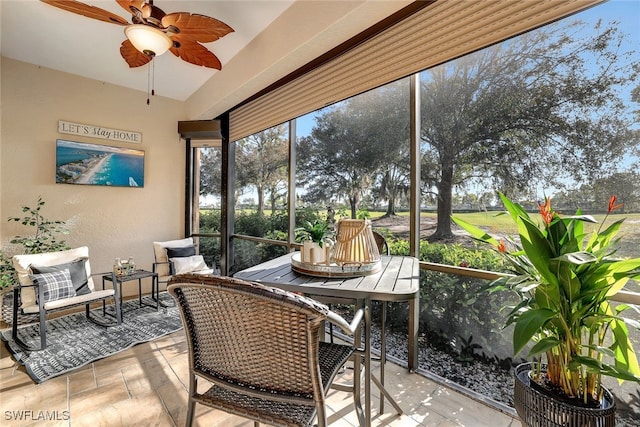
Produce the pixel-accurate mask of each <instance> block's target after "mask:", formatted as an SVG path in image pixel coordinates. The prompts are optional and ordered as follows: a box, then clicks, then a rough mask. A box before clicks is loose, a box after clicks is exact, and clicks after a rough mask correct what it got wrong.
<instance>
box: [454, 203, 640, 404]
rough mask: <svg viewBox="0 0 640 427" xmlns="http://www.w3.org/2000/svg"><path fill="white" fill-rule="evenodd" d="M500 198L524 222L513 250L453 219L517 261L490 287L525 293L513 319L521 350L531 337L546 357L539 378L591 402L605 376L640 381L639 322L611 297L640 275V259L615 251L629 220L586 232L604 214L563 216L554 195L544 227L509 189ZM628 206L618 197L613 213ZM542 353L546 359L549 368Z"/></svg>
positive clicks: (534, 352) (545, 209) (534, 350)
mask: <svg viewBox="0 0 640 427" xmlns="http://www.w3.org/2000/svg"><path fill="white" fill-rule="evenodd" d="M500 198H501V199H502V202H503V204H504V206H505V208H506V210H507V213H508V214H509V215H510V217H511V218H512V220H513V221H514V222H515V223H516V225H517V227H518V234H519V239H518V240H519V241H516V240H514V239H507V240H508V244H509V248H512V250H508V249H507V244H506V243H505V240H504V239H501V240H498V239H496V238H494V237H492V236H490V235H489V234H487V233H486V232H484V231H483V230H482V229H480V228H478V227H476V226H474V225H472V224H469V223H467V222H465V221H463V220H461V219H459V218H455V217H453V220H454V222H455V223H456V224H458V225H459V226H460V227H462V228H463V229H464V230H466V231H467V232H469V233H470V234H471V235H472V236H473V237H474V238H476V239H478V240H480V241H482V242H485V243H488V244H490V245H492V246H493V247H494V248H496V249H497V250H498V252H500V253H501V254H502V255H503V256H504V257H505V259H506V261H507V262H508V265H509V266H510V270H511V273H513V274H512V275H505V276H504V277H501V278H499V279H497V280H495V281H494V282H492V283H491V285H490V287H489V289H490V290H491V291H498V290H510V291H513V292H515V293H516V294H517V295H518V296H519V303H518V304H517V305H515V307H513V308H512V310H511V312H510V313H509V316H508V320H507V324H511V323H513V324H514V331H513V349H514V354H515V355H517V354H518V353H520V352H521V351H523V350H524V349H525V347H527V345H528V344H529V343H531V344H532V347H531V349H530V351H529V356H538V355H540V356H544V357H541V358H540V360H538V361H537V362H536V363H535V366H536V369H534V371H535V372H534V380H536V381H537V382H539V383H544V384H547V385H548V386H550V387H551V388H557V389H559V390H561V391H562V392H563V394H565V395H566V396H567V397H569V398H573V399H579V401H581V402H583V403H584V404H596V403H597V402H599V401H600V400H601V398H602V383H601V377H602V375H606V376H611V377H615V378H618V379H619V380H630V381H636V382H640V367H639V366H638V360H637V357H636V353H635V351H634V349H633V345H632V343H631V340H630V339H629V331H628V326H627V325H633V326H634V327H638V324H637V322H634V321H633V320H631V319H627V318H623V317H622V316H621V313H622V312H623V311H625V310H627V309H629V308H631V307H630V306H628V305H626V304H619V305H618V306H616V307H614V306H613V305H612V304H611V302H610V298H611V297H612V296H613V295H615V294H616V293H617V292H619V291H620V290H621V289H622V288H623V287H624V285H625V284H626V283H627V281H628V280H629V279H631V278H633V279H638V278H640V258H635V259H626V260H625V259H618V258H615V257H614V255H615V252H616V251H615V248H614V245H615V243H616V242H617V241H618V240H619V239H616V234H617V232H618V230H619V229H620V225H621V224H622V222H623V221H624V219H621V220H617V221H615V222H613V223H612V224H611V225H609V226H608V227H606V228H605V229H604V230H603V225H600V228H598V229H597V230H595V231H593V232H592V233H585V230H584V223H585V222H591V223H595V222H596V220H595V219H594V218H593V217H591V216H589V215H582V212H581V211H580V210H578V211H577V212H576V214H575V215H573V216H560V215H559V214H558V213H557V212H554V211H553V210H552V208H551V200H550V198H547V199H546V200H545V203H544V204H540V208H539V210H540V214H541V216H542V223H541V224H540V225H539V224H538V223H536V221H535V220H534V219H533V218H531V217H530V216H529V214H528V213H527V212H526V211H525V210H524V208H523V207H522V206H520V205H519V204H517V203H514V202H512V201H511V200H509V199H508V198H507V197H506V196H505V195H504V194H501V193H500ZM620 206H621V205H616V198H615V196H612V197H611V199H610V201H609V209H608V212H607V217H608V215H609V214H610V213H611V212H612V211H613V210H615V209H617V208H619V207H620ZM607 217H605V220H604V221H603V224H604V222H605V221H606V219H607ZM542 359H546V364H547V369H546V370H543V369H542V362H543V360H542ZM611 361H612V362H611Z"/></svg>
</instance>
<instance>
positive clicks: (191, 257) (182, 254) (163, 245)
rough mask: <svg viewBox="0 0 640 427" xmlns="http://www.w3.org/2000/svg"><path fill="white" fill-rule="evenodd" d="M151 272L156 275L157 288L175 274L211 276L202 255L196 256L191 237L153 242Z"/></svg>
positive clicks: (210, 271) (210, 269)
mask: <svg viewBox="0 0 640 427" xmlns="http://www.w3.org/2000/svg"><path fill="white" fill-rule="evenodd" d="M153 255H154V259H155V261H154V263H153V272H154V273H158V287H159V286H160V284H161V283H164V284H165V285H166V284H167V283H168V282H169V280H170V279H171V278H172V277H173V276H174V275H176V274H187V273H191V274H212V273H213V269H212V268H209V266H207V264H206V263H205V261H204V258H203V257H202V255H199V254H198V250H197V247H196V245H195V243H194V241H193V237H187V238H185V239H178V240H168V241H164V242H153Z"/></svg>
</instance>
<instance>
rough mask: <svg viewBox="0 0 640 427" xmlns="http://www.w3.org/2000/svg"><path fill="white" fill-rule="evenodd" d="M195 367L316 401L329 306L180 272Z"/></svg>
mask: <svg viewBox="0 0 640 427" xmlns="http://www.w3.org/2000/svg"><path fill="white" fill-rule="evenodd" d="M168 290H169V292H170V293H171V294H172V295H173V296H174V297H175V298H176V300H177V301H178V305H179V307H180V309H181V314H182V316H183V323H184V325H185V330H186V333H187V338H188V342H189V346H190V351H189V353H190V356H191V360H190V363H191V368H192V369H193V370H194V371H195V372H196V373H198V374H199V375H202V376H205V377H209V378H210V379H211V380H214V381H215V382H216V383H217V384H218V385H221V386H223V387H227V388H230V389H236V390H238V391H242V392H244V393H247V392H248V393H250V394H253V395H257V396H262V397H264V396H268V398H269V399H274V398H276V399H277V398H278V397H281V398H282V400H286V401H299V402H301V403H307V404H309V405H313V404H314V401H313V396H314V393H316V396H318V395H319V394H317V393H322V384H321V379H320V376H319V370H318V369H317V366H318V356H317V355H318V345H319V331H320V326H321V324H322V321H323V320H324V319H326V314H327V307H326V306H324V305H322V304H320V303H317V302H315V301H313V300H310V299H308V298H305V297H302V296H298V295H295V294H291V293H288V292H284V291H281V290H278V289H272V288H268V287H265V286H262V285H259V284H252V283H248V282H245V281H242V280H238V279H233V278H229V277H220V276H217V277H216V276H212V277H203V276H197V275H182V276H176V277H175V278H174V279H172V280H171V282H170V286H169V288H168Z"/></svg>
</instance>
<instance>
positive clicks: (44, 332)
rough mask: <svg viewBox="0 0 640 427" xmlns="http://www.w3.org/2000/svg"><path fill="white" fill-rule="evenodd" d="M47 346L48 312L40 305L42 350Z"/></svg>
mask: <svg viewBox="0 0 640 427" xmlns="http://www.w3.org/2000/svg"><path fill="white" fill-rule="evenodd" d="M45 348H47V312H46V311H45V310H44V309H43V308H42V307H40V350H44V349H45Z"/></svg>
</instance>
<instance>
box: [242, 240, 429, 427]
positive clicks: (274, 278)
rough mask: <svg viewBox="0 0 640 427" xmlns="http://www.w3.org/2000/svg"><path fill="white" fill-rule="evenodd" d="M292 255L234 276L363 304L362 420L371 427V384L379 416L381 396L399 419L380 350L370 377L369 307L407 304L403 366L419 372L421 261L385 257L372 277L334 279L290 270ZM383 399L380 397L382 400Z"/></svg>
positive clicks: (283, 256)
mask: <svg viewBox="0 0 640 427" xmlns="http://www.w3.org/2000/svg"><path fill="white" fill-rule="evenodd" d="M294 254H296V252H293V253H289V254H286V255H282V256H280V257H278V258H274V259H272V260H270V261H266V262H263V263H261V264H258V265H255V266H253V267H249V268H247V269H244V270H241V271H238V272H237V273H235V274H234V275H233V276H234V277H237V278H239V279H243V280H247V281H252V282H259V283H262V284H264V285H267V286H273V287H277V288H280V289H284V290H287V291H292V292H299V293H302V294H305V295H307V296H310V297H314V296H316V297H320V299H321V300H322V299H325V298H329V299H331V298H336V299H338V300H352V301H358V302H359V303H361V304H362V305H363V307H364V309H365V316H364V331H365V337H364V353H365V355H364V365H365V371H366V372H367V375H365V385H364V391H365V419H366V425H368V426H369V425H371V381H374V382H375V384H376V386H377V387H378V388H379V389H380V391H381V407H380V412H382V411H383V399H384V397H386V398H387V400H388V401H389V402H390V403H391V404H392V405H393V406H394V408H395V409H396V411H397V412H398V413H399V414H401V413H402V409H401V408H400V407H399V406H398V404H397V403H396V402H395V401H394V400H393V398H392V397H391V396H390V395H389V394H388V392H387V391H386V390H385V388H384V363H385V355H384V346H382V351H381V355H380V357H381V374H380V379H378V378H376V377H375V375H373V373H372V372H371V302H372V301H380V302H407V303H408V304H409V322H408V323H409V324H408V331H407V333H408V344H407V350H408V357H407V367H408V368H409V369H410V370H412V371H413V370H415V369H417V367H418V320H419V307H420V262H419V260H418V259H417V258H414V257H408V256H386V255H383V256H382V257H381V260H380V268H379V269H376V271H375V272H373V273H367V274H366V275H361V276H360V275H358V276H355V277H353V276H352V277H342V276H341V275H340V274H336V275H331V274H328V275H317V274H315V273H312V274H313V275H309V274H304V273H302V272H300V269H296V268H295V266H294V267H292V263H291V257H292V256H294ZM383 396H384V397H383Z"/></svg>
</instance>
